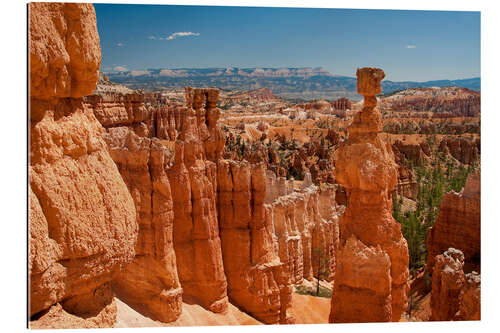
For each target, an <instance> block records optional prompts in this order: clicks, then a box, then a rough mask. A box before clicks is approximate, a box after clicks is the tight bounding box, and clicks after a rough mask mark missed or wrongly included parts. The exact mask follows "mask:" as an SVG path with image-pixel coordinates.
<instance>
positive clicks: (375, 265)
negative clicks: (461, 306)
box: [330, 68, 409, 323]
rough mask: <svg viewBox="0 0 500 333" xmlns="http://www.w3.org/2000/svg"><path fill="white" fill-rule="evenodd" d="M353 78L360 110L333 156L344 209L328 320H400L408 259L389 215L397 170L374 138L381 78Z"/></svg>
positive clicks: (366, 71) (378, 74) (378, 73)
mask: <svg viewBox="0 0 500 333" xmlns="http://www.w3.org/2000/svg"><path fill="white" fill-rule="evenodd" d="M356 75H357V77H358V92H359V93H360V94H362V95H363V96H364V107H363V109H362V110H361V111H360V112H358V113H357V114H356V115H355V117H354V119H353V122H352V125H351V126H350V127H349V129H348V134H349V136H348V139H347V140H346V141H344V143H343V144H342V145H341V146H340V147H339V149H338V150H337V152H336V154H335V165H336V166H337V167H336V169H335V177H336V179H337V181H338V182H339V183H340V184H341V185H343V186H344V187H345V188H346V192H347V197H348V205H347V208H346V210H345V213H344V215H343V217H342V219H341V221H340V244H339V249H338V256H337V258H336V259H337V268H336V273H335V279H334V290H333V296H332V302H331V312H330V322H335V323H338V322H378V321H391V320H392V321H399V319H400V317H401V314H402V313H403V312H404V311H405V310H406V308H407V293H408V289H409V284H408V277H409V272H408V261H409V259H408V246H407V243H406V240H405V239H404V238H403V236H402V234H401V225H400V224H399V223H398V222H396V221H395V220H394V219H393V217H392V199H391V193H392V191H393V189H394V187H395V185H396V183H397V169H396V167H397V166H396V164H395V162H394V155H393V153H392V149H391V147H390V145H389V144H386V143H384V142H383V141H382V139H381V137H380V136H379V132H380V131H381V129H382V123H381V115H380V112H379V111H378V110H377V109H376V108H375V107H376V104H377V100H376V97H375V95H376V94H379V93H380V92H381V88H380V81H381V80H382V79H383V78H384V76H385V74H384V72H383V71H382V70H380V69H376V68H362V69H358V71H357V73H356ZM340 166H341V167H340Z"/></svg>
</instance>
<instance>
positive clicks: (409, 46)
mask: <svg viewBox="0 0 500 333" xmlns="http://www.w3.org/2000/svg"><path fill="white" fill-rule="evenodd" d="M406 48H407V49H416V48H417V45H406Z"/></svg>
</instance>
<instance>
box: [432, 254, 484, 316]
mask: <svg viewBox="0 0 500 333" xmlns="http://www.w3.org/2000/svg"><path fill="white" fill-rule="evenodd" d="M464 258H465V257H464V254H463V253H462V251H460V250H457V249H454V248H449V249H448V250H446V251H445V252H444V253H443V254H440V255H437V256H436V257H435V258H434V262H435V264H434V269H433V274H432V293H431V320H438V321H444V320H480V319H481V276H480V275H479V274H478V273H477V272H475V271H473V272H471V273H468V274H464V263H465V261H464Z"/></svg>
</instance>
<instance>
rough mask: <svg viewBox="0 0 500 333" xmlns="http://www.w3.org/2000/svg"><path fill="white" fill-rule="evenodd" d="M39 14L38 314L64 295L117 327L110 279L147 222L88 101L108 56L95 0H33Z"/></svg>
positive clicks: (81, 310)
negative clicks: (88, 0)
mask: <svg viewBox="0 0 500 333" xmlns="http://www.w3.org/2000/svg"><path fill="white" fill-rule="evenodd" d="M29 15H30V16H29V20H30V26H29V52H30V53H29V57H30V58H29V60H30V63H29V65H30V67H29V70H30V124H29V125H30V164H29V205H30V208H29V251H30V253H29V261H28V276H29V283H30V315H34V314H37V313H38V312H40V311H43V310H46V309H48V308H49V307H51V306H52V305H55V304H56V303H60V305H62V310H61V311H63V310H64V311H65V312H66V313H70V314H73V315H75V316H76V317H79V318H80V319H81V320H80V321H82V322H86V323H87V324H88V325H91V326H93V327H112V326H113V323H114V320H115V318H116V305H115V304H114V302H113V293H112V291H111V283H110V282H111V280H112V278H113V276H114V275H115V274H116V273H117V272H118V271H119V270H120V269H122V268H123V267H124V266H125V265H126V264H127V263H128V262H130V261H131V260H132V258H133V257H134V254H135V252H134V247H135V243H136V241H137V222H136V212H135V209H134V203H133V201H132V197H131V196H130V193H129V192H128V190H127V187H126V185H125V183H124V182H123V179H122V177H121V176H120V173H119V172H118V169H117V168H116V165H115V163H114V162H113V160H112V159H111V157H110V155H109V153H108V150H107V147H106V143H105V142H104V140H103V138H102V134H103V131H102V127H101V125H100V124H99V122H98V121H97V120H96V118H95V117H94V114H93V113H92V110H89V109H88V108H87V107H86V105H84V103H83V100H82V96H84V95H86V94H90V93H91V92H92V91H93V89H94V88H95V86H96V83H97V73H98V68H99V65H100V48H99V36H98V33H97V27H96V17H95V12H94V8H93V6H92V5H90V4H56V3H31V4H30V5H29ZM56 307H58V305H57V306H56ZM59 308H60V307H59ZM56 312H57V313H59V312H60V311H59V312H58V311H56ZM73 317H74V316H73ZM71 318H72V317H71ZM82 318H83V319H82ZM87 319H88V320H90V321H92V323H91V324H90V323H89V322H87ZM75 320H76V319H75ZM76 321H78V320H76ZM87 324H85V325H87ZM82 325H83V324H82Z"/></svg>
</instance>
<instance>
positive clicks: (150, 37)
mask: <svg viewBox="0 0 500 333" xmlns="http://www.w3.org/2000/svg"><path fill="white" fill-rule="evenodd" d="M148 39H151V40H155V39H156V37H155V36H149V37H148Z"/></svg>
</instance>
